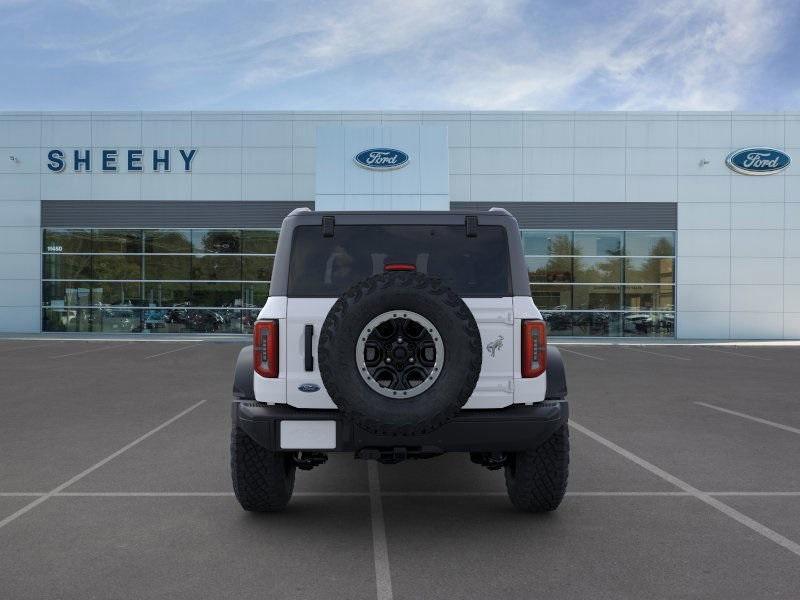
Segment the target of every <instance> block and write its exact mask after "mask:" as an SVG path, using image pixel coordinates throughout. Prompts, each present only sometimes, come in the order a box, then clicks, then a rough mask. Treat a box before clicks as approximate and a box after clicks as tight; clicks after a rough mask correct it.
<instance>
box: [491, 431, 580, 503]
mask: <svg viewBox="0 0 800 600" xmlns="http://www.w3.org/2000/svg"><path fill="white" fill-rule="evenodd" d="M505 474H506V489H507V490H508V497H509V498H510V499H511V503H512V504H513V505H514V506H515V507H517V508H518V509H520V510H525V511H528V512H546V511H551V510H555V509H557V508H558V505H559V504H561V501H562V500H563V499H564V494H565V493H566V492H567V478H568V476H569V427H568V426H567V425H563V426H562V427H561V428H560V429H559V430H558V431H556V432H555V433H554V434H553V435H551V436H550V437H549V438H548V439H547V440H546V441H545V442H544V443H543V444H542V445H541V446H539V447H538V448H536V449H535V450H525V451H524V452H514V453H511V454H509V456H508V462H507V464H506V467H505Z"/></svg>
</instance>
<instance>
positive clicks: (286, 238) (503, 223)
mask: <svg viewBox="0 0 800 600" xmlns="http://www.w3.org/2000/svg"><path fill="white" fill-rule="evenodd" d="M469 216H474V217H477V219H478V225H479V226H480V225H494V226H500V227H504V228H505V229H506V232H507V239H508V245H509V254H510V256H509V258H510V260H511V280H512V288H513V291H514V295H515V296H520V295H521V296H524V295H530V287H529V281H528V268H527V266H526V265H525V257H524V254H523V251H522V237H521V235H520V232H519V224H518V223H517V220H516V218H514V216H513V215H512V214H511V213H509V212H508V211H507V210H504V209H502V208H496V209H489V210H474V211H470V210H457V211H450V210H437V211H420V210H414V211H410V210H404V211H344V210H341V211H335V210H333V211H312V210H308V209H302V208H301V209H295V210H293V211H292V212H291V213H290V214H289V215H288V216H287V217H286V218H285V219H284V220H283V224H282V226H281V233H280V236H279V238H278V247H277V249H276V252H275V259H274V261H273V268H272V280H271V283H270V295H272V296H285V295H286V293H287V281H288V275H289V262H290V257H291V252H292V238H293V237H294V229H295V228H296V227H302V226H306V227H307V226H317V227H321V226H322V224H323V217H333V224H332V225H333V231H335V228H336V227H339V226H347V225H389V226H392V227H393V226H395V225H398V226H403V225H423V226H424V225H461V226H465V225H466V222H465V219H466V217H469ZM334 235H335V234H334ZM477 239H478V241H480V234H479V235H478V238H477Z"/></svg>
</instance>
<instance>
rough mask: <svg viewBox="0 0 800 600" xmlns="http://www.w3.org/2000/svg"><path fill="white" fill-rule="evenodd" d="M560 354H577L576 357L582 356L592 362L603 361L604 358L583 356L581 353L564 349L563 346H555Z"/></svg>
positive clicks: (589, 355)
mask: <svg viewBox="0 0 800 600" xmlns="http://www.w3.org/2000/svg"><path fill="white" fill-rule="evenodd" d="M556 348H558V349H559V350H561V352H569V353H570V354H577V355H578V356H583V357H584V358H591V359H592V360H605V358H600V357H599V356H592V355H591V354H583V353H582V352H576V351H575V350H569V349H568V348H564V347H563V346H556Z"/></svg>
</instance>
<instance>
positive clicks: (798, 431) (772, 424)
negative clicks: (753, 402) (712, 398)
mask: <svg viewBox="0 0 800 600" xmlns="http://www.w3.org/2000/svg"><path fill="white" fill-rule="evenodd" d="M695 404H697V405H699V406H705V407H706V408H710V409H712V410H718V411H719V412H723V413H727V414H729V415H733V416H735V417H741V418H742V419H748V420H750V421H755V422H756V423H761V424H762V425H769V426H770V427H775V428H776V429H783V430H784V431H788V432H789V433H796V434H797V435H800V429H798V428H797V427H790V426H789V425H784V424H782V423H776V422H775V421H767V420H766V419H761V418H759V417H754V416H752V415H747V414H745V413H741V412H737V411H735V410H730V409H727V408H722V407H721V406H716V405H714V404H708V403H707V402H695Z"/></svg>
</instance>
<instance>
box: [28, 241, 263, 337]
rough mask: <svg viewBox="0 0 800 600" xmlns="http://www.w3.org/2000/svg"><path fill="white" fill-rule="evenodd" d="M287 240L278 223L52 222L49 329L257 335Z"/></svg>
mask: <svg viewBox="0 0 800 600" xmlns="http://www.w3.org/2000/svg"><path fill="white" fill-rule="evenodd" d="M277 242H278V231H277V230H272V229H259V230H253V229H243V230H240V229H45V230H43V235H42V329H43V330H44V331H87V332H125V333H130V332H134V333H142V332H143V333H148V332H157V333H196V332H200V333H249V332H251V331H252V326H253V322H254V321H255V319H256V318H257V316H258V312H259V310H260V309H261V307H262V306H263V305H264V302H265V301H266V298H267V295H268V293H269V280H270V277H271V275H272V263H273V260H274V255H275V248H276V245H277Z"/></svg>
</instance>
